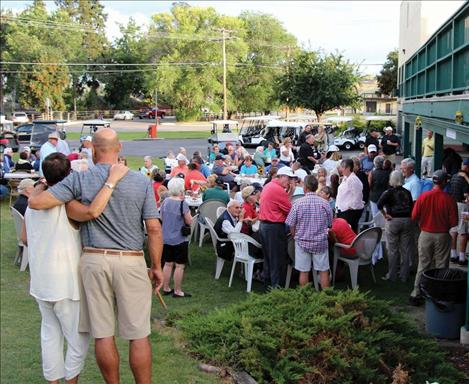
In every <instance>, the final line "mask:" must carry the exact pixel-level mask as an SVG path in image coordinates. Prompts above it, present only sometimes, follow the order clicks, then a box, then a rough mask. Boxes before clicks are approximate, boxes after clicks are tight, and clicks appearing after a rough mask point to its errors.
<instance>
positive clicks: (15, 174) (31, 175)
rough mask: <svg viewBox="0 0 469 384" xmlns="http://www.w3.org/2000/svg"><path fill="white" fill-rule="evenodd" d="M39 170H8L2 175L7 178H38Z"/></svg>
mask: <svg viewBox="0 0 469 384" xmlns="http://www.w3.org/2000/svg"><path fill="white" fill-rule="evenodd" d="M40 177H41V176H40V175H39V172H33V173H31V172H8V173H5V174H4V175H3V178H5V179H7V180H15V179H17V180H23V179H39V178H40Z"/></svg>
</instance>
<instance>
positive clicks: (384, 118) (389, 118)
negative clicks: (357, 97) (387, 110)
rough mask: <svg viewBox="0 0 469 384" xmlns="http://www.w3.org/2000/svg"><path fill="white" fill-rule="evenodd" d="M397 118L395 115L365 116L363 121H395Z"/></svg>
mask: <svg viewBox="0 0 469 384" xmlns="http://www.w3.org/2000/svg"><path fill="white" fill-rule="evenodd" d="M396 119H397V117H396V116H395V115H389V116H386V115H385V116H366V117H365V120H366V121H394V120H396Z"/></svg>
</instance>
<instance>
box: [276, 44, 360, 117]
mask: <svg viewBox="0 0 469 384" xmlns="http://www.w3.org/2000/svg"><path fill="white" fill-rule="evenodd" d="M359 78H360V76H359V73H358V70H357V68H356V66H354V65H352V64H350V63H349V62H348V61H347V60H345V59H344V57H343V56H342V55H341V54H339V53H332V54H329V55H324V54H322V53H321V52H306V51H303V52H300V53H299V54H298V55H297V56H296V57H295V58H293V59H292V60H291V63H290V64H289V66H288V70H287V71H286V73H285V74H283V75H281V76H280V77H279V78H278V79H277V83H276V85H277V94H278V97H279V100H280V101H281V102H282V103H284V104H286V105H287V106H289V107H293V108H297V107H300V108H306V109H311V110H313V111H314V112H315V113H316V117H317V119H318V121H320V119H321V115H322V114H323V113H324V112H326V111H328V110H330V109H334V108H340V107H345V106H353V105H356V104H357V102H358V101H359V100H360V96H359V94H358V91H357V83H358V81H359Z"/></svg>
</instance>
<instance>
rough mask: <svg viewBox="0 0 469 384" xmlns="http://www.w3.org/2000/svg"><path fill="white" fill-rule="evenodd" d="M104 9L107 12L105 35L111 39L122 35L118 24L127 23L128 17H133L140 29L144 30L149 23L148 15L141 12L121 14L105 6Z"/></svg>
mask: <svg viewBox="0 0 469 384" xmlns="http://www.w3.org/2000/svg"><path fill="white" fill-rule="evenodd" d="M105 11H106V13H107V22H106V36H107V37H108V39H109V40H111V41H112V40H114V39H116V38H119V37H120V36H122V34H121V32H120V25H124V26H125V25H127V23H128V22H129V20H130V18H133V19H134V20H135V21H136V23H137V25H139V26H140V27H142V30H146V28H147V27H148V25H149V23H150V19H149V17H148V16H147V15H145V14H144V13H142V12H133V13H129V14H123V13H121V12H120V11H117V10H115V9H113V8H106V9H105Z"/></svg>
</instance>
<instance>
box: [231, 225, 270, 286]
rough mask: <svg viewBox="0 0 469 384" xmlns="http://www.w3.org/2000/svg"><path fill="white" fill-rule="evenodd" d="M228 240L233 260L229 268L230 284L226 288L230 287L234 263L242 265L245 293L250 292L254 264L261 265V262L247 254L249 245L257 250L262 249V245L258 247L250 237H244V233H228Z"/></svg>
mask: <svg viewBox="0 0 469 384" xmlns="http://www.w3.org/2000/svg"><path fill="white" fill-rule="evenodd" d="M228 238H229V239H230V240H231V242H232V243H233V247H234V260H233V266H232V267H231V275H230V282H229V283H228V287H231V283H232V281H233V275H234V271H235V268H236V263H243V264H244V266H245V268H244V270H245V278H246V281H247V287H246V292H251V287H252V275H253V272H254V264H258V263H262V262H263V260H262V259H256V258H255V257H253V256H251V255H250V254H249V244H252V245H254V246H255V247H257V248H259V249H261V248H262V245H260V244H259V243H258V242H257V241H256V240H254V239H253V238H252V237H251V236H248V235H245V234H244V233H230V234H229V235H228Z"/></svg>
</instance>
